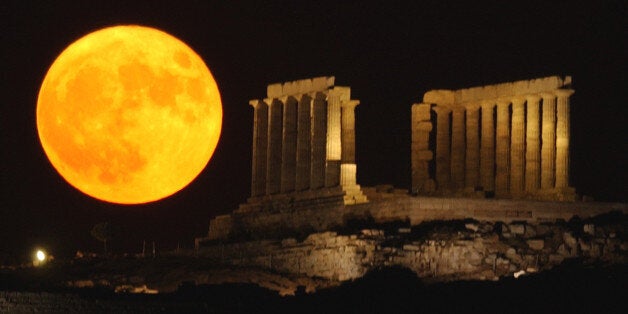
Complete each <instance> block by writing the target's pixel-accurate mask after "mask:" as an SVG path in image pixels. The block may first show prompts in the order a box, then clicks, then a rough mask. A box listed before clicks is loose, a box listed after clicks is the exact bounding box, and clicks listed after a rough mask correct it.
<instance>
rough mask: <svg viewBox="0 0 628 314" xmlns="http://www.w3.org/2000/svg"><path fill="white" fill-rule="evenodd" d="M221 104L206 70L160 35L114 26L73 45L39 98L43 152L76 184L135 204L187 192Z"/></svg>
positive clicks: (203, 161)
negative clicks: (182, 191)
mask: <svg viewBox="0 0 628 314" xmlns="http://www.w3.org/2000/svg"><path fill="white" fill-rule="evenodd" d="M221 127H222V104H221V100H220V93H219V91H218V86H217V85H216V81H215V80H214V78H213V76H212V74H211V72H210V71H209V69H208V68H207V66H206V65H205V63H204V62H203V60H202V59H201V57H199V56H198V55H197V54H196V53H195V52H194V51H193V50H192V49H191V48H190V47H188V46H187V45H186V44H185V43H183V42H182V41H180V40H179V39H177V38H175V37H173V36H172V35H169V34H167V33H165V32H163V31H160V30H157V29H154V28H149V27H143V26H134V25H130V26H114V27H109V28H104V29H101V30H98V31H95V32H93V33H90V34H88V35H86V36H84V37H82V38H80V39H79V40H77V41H75V42H74V43H72V44H71V45H69V46H68V47H67V48H66V49H65V50H64V51H63V52H62V53H61V54H60V55H59V56H58V57H57V59H56V60H55V61H54V63H53V64H52V65H51V66H50V69H49V70H48V73H47V74H46V77H45V78H44V81H43V83H42V85H41V89H40V91H39V97H38V99H37V130H38V133H39V140H40V142H41V145H42V146H43V149H44V151H45V153H46V155H47V156H48V159H49V160H50V162H51V163H52V165H53V167H54V168H55V169H56V170H57V171H58V172H59V174H60V175H61V176H62V177H63V178H64V179H65V180H66V181H67V182H68V183H69V184H70V185H72V186H74V187H75V188H77V189H78V190H80V191H82V192H83V193H85V194H87V195H90V196H92V197H94V198H97V199H99V200H103V201H107V202H112V203H119V204H140V203H147V202H152V201H156V200H159V199H162V198H165V197H168V196H170V195H172V194H174V193H176V192H177V191H179V190H181V189H183V188H184V187H185V186H187V185H188V184H189V183H190V182H191V181H193V180H194V178H196V177H197V176H198V174H199V173H200V172H201V171H202V170H203V169H204V168H205V166H206V165H207V163H208V162H209V159H210V158H211V156H212V154H213V153H214V149H215V148H216V145H217V144H218V139H219V137H220V130H221Z"/></svg>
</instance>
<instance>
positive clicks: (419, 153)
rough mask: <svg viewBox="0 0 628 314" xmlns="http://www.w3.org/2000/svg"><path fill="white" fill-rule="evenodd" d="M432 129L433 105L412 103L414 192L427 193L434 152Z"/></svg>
mask: <svg viewBox="0 0 628 314" xmlns="http://www.w3.org/2000/svg"><path fill="white" fill-rule="evenodd" d="M430 131H432V122H431V105H430V104H414V105H412V147H411V152H412V158H411V162H412V193H413V194H417V193H425V192H427V191H425V188H426V182H427V181H428V180H429V179H430V177H429V164H428V163H429V161H430V160H432V158H433V155H434V154H433V152H432V151H431V150H430V149H429V141H430Z"/></svg>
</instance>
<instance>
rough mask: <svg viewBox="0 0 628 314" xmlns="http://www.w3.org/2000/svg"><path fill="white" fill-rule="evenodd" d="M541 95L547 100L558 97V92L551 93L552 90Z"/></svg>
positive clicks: (540, 94)
mask: <svg viewBox="0 0 628 314" xmlns="http://www.w3.org/2000/svg"><path fill="white" fill-rule="evenodd" d="M539 96H541V98H543V100H546V99H548V100H550V99H554V98H556V94H554V93H550V92H543V93H539Z"/></svg>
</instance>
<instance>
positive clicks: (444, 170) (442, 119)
mask: <svg viewBox="0 0 628 314" xmlns="http://www.w3.org/2000/svg"><path fill="white" fill-rule="evenodd" d="M434 112H436V184H437V185H438V189H439V190H441V191H446V190H449V188H450V174H451V159H450V157H451V151H450V138H449V113H450V112H451V109H450V108H448V107H444V106H441V105H437V106H436V107H434Z"/></svg>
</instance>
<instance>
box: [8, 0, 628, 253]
mask: <svg viewBox="0 0 628 314" xmlns="http://www.w3.org/2000/svg"><path fill="white" fill-rule="evenodd" d="M31 2H34V3H31ZM39 2H41V3H39ZM267 2H268V3H267ZM302 2H304V1H285V2H275V1H257V2H254V4H250V3H248V2H246V3H245V2H238V1H224V2H222V1H220V2H216V1H200V0H199V1H189V2H186V1H146V2H140V1H111V0H109V1H76V3H68V2H64V1H47V3H46V4H43V3H44V1H8V2H7V1H3V2H2V4H0V10H1V13H2V16H1V19H0V20H1V21H2V22H1V23H2V43H3V45H2V46H3V48H2V61H1V62H2V91H3V95H4V97H3V98H4V100H3V101H2V114H1V115H0V119H1V120H0V130H1V138H2V150H1V153H0V156H1V158H2V161H1V169H2V171H1V180H2V181H1V184H2V193H1V194H0V195H1V198H0V208H1V209H0V210H1V212H0V261H2V260H5V261H7V260H8V261H12V260H15V259H19V258H22V257H23V256H25V254H26V253H28V252H30V250H31V249H32V248H33V247H34V246H36V245H41V246H44V247H46V248H48V249H49V250H51V251H52V252H53V254H57V255H65V254H73V253H74V252H75V251H76V250H79V249H80V250H92V251H95V250H99V249H100V245H101V244H100V243H99V242H97V241H96V240H95V239H93V238H92V237H91V236H90V234H89V231H90V229H91V228H92V226H93V225H94V224H95V223H98V222H102V221H110V222H111V223H113V224H116V225H118V226H120V227H121V229H122V234H123V238H122V239H119V240H118V241H114V242H112V243H111V245H112V248H113V250H114V251H118V252H120V251H133V252H135V251H139V250H141V243H142V240H147V241H149V242H150V241H156V243H157V245H158V248H161V249H172V248H174V247H175V246H176V245H177V242H179V243H180V245H181V246H182V247H192V245H193V239H194V237H198V236H203V235H204V234H206V232H207V228H208V224H209V220H210V218H212V217H213V216H215V215H217V214H224V213H228V212H229V211H231V210H233V209H235V208H237V206H238V204H239V203H242V202H244V201H245V200H246V198H247V197H248V195H249V193H250V172H251V171H250V160H251V136H252V129H251V127H252V117H253V115H252V113H253V112H252V108H251V107H250V106H249V105H248V101H249V100H250V99H257V98H264V97H265V94H266V85H267V84H270V83H275V82H284V81H291V80H297V79H303V78H310V77H316V76H327V75H334V76H335V77H336V84H337V85H340V86H350V87H351V91H352V98H354V99H359V100H360V101H361V104H360V106H358V107H357V111H356V115H357V122H356V124H357V125H356V127H357V131H356V136H357V144H356V148H357V163H358V182H359V183H360V184H362V185H367V186H368V185H376V184H394V185H395V186H397V187H399V188H408V187H409V185H410V156H409V154H410V107H411V105H412V104H413V103H417V102H420V101H421V99H422V95H423V93H425V92H426V91H428V90H431V89H458V88H466V87H473V86H479V85H486V84H496V83H501V82H510V81H517V80H526V79H533V78H539V77H545V76H550V75H561V76H564V75H572V76H573V88H574V89H575V91H576V93H575V94H574V95H573V96H572V98H571V104H572V109H571V114H572V124H571V127H572V129H571V131H572V133H571V149H572V150H571V171H572V176H571V184H572V185H573V186H575V187H576V188H577V191H578V193H579V194H581V195H590V196H593V197H594V198H595V199H596V200H600V201H624V202H625V201H626V200H627V197H626V196H627V195H628V193H626V192H627V186H628V184H627V178H626V177H627V176H626V162H627V160H628V159H627V158H626V157H627V150H626V148H627V142H628V141H626V135H625V134H628V132H626V131H627V130H626V112H627V109H626V104H627V102H626V100H627V99H626V80H625V73H626V64H625V61H624V60H625V56H626V55H628V54H626V49H625V48H624V46H627V45H626V38H627V37H626V29H628V28H627V27H626V26H627V25H626V16H627V12H626V2H625V1H617V2H601V1H590V3H588V4H580V3H577V2H576V1H565V2H564V3H562V4H548V3H546V2H548V1H539V2H525V4H519V5H515V4H510V2H511V1H506V2H503V1H496V2H494V3H482V4H480V2H478V1H468V2H469V3H473V5H471V4H467V5H462V6H461V5H459V4H457V2H458V1H456V4H453V3H447V2H446V1H433V2H432V1H407V2H400V3H397V2H395V1H382V2H380V3H377V4H366V2H364V1H334V2H326V1H312V2H308V3H309V4H304V3H302ZM175 3H176V4H175ZM502 3H509V4H508V7H505V6H499V5H497V4H502ZM513 3H514V2H513ZM502 5H503V4H502ZM119 24H139V25H145V26H151V27H155V28H158V29H161V30H163V31H166V32H168V33H170V34H172V35H174V36H176V37H178V38H179V39H181V40H183V41H184V42H186V43H187V44H188V45H189V46H190V47H192V48H193V49H194V50H195V51H196V52H197V53H198V54H199V55H200V56H201V57H202V58H203V59H204V60H205V62H206V64H207V66H208V67H209V68H210V69H211V71H212V73H213V75H214V77H215V79H216V81H217V83H218V86H219V89H220V92H221V96H222V100H223V110H224V119H223V130H222V135H221V139H220V142H219V144H218V147H217V149H216V152H215V154H214V156H213V157H212V159H211V161H210V163H209V165H208V166H207V167H206V168H205V170H204V171H203V172H202V173H201V174H200V175H199V176H198V177H197V179H196V180H195V181H193V182H192V183H191V184H190V185H189V186H188V187H186V188H185V189H183V190H182V191H180V192H179V193H177V194H175V195H173V196H171V197H169V198H167V199H164V200H161V201H157V202H154V203H150V204H145V205H138V206H121V205H115V204H110V203H105V202H101V201H98V200H96V199H93V198H91V197H89V196H86V195H84V194H82V193H81V192H79V191H78V190H76V189H74V188H73V187H71V186H70V185H69V184H67V183H66V182H65V181H64V180H63V178H62V177H61V176H60V175H59V174H57V172H56V171H55V170H54V168H53V167H52V166H51V164H50V163H49V162H48V159H47V157H46V156H45V154H44V152H43V149H42V148H41V145H40V143H39V139H38V136H37V129H36V125H35V108H36V101H37V94H38V91H39V86H40V84H41V82H42V80H43V78H44V75H45V74H46V71H47V70H48V67H49V66H50V65H51V64H52V62H53V61H54V60H55V58H56V57H57V56H58V54H59V53H60V52H61V51H62V50H63V49H64V48H65V47H66V46H67V45H69V44H70V43H72V42H73V41H75V40H77V39H78V38H80V37H82V36H84V35H86V34H87V33H89V32H91V31H94V30H97V29H100V28H103V27H107V26H112V25H119Z"/></svg>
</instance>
